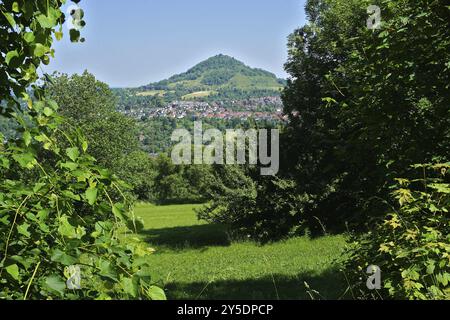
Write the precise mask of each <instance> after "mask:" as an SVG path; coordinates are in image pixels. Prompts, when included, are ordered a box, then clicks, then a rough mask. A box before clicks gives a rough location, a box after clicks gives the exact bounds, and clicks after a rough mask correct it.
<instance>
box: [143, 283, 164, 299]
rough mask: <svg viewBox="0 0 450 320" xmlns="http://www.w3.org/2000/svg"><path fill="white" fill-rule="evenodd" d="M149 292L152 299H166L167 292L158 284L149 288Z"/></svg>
mask: <svg viewBox="0 0 450 320" xmlns="http://www.w3.org/2000/svg"><path fill="white" fill-rule="evenodd" d="M147 294H148V295H149V297H150V299H152V300H166V299H167V298H166V294H165V293H164V290H163V289H161V288H159V287H157V286H151V287H150V288H148V290H147Z"/></svg>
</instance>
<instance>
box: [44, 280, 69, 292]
mask: <svg viewBox="0 0 450 320" xmlns="http://www.w3.org/2000/svg"><path fill="white" fill-rule="evenodd" d="M45 286H46V287H47V289H50V291H55V292H58V293H59V294H61V295H63V294H64V290H65V289H66V282H65V281H64V280H63V278H61V277H59V276H57V275H51V276H48V277H47V278H46V279H45Z"/></svg>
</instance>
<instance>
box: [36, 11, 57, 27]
mask: <svg viewBox="0 0 450 320" xmlns="http://www.w3.org/2000/svg"><path fill="white" fill-rule="evenodd" d="M36 19H37V21H38V23H39V24H40V25H41V27H42V28H44V29H50V28H53V27H54V26H55V22H54V21H52V19H50V18H49V17H47V16H45V15H43V14H40V15H38V16H37V18H36Z"/></svg>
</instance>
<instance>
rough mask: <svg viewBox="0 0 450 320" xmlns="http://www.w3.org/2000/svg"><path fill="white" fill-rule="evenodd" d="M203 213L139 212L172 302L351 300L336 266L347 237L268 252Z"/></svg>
mask: <svg viewBox="0 0 450 320" xmlns="http://www.w3.org/2000/svg"><path fill="white" fill-rule="evenodd" d="M200 207H201V205H172V206H153V205H148V204H139V205H138V206H137V207H136V214H137V215H138V216H140V217H142V218H143V219H144V224H145V228H144V231H143V232H142V237H143V239H144V240H145V241H146V242H148V243H149V244H150V245H151V247H153V248H155V249H156V252H155V254H154V255H152V256H151V257H150V260H151V265H152V269H153V272H154V279H155V280H157V282H158V284H159V285H161V286H162V287H164V289H165V290H166V294H167V296H168V298H169V299H311V295H310V294H312V295H313V296H314V298H322V299H339V298H345V296H344V293H345V291H346V287H347V286H346V282H345V277H344V276H343V274H342V273H341V272H339V270H338V269H337V267H336V266H335V265H334V264H333V261H334V260H335V259H337V258H338V257H339V255H340V253H341V250H342V249H343V247H344V244H345V238H344V237H343V236H328V237H322V238H318V239H309V238H307V237H298V238H292V239H289V240H286V241H282V242H277V243H273V244H268V245H264V246H262V245H258V244H256V243H254V242H251V241H239V242H234V241H231V240H230V239H229V237H228V236H227V233H226V231H225V229H224V228H223V227H221V226H218V225H209V224H205V223H203V222H201V221H198V220H197V217H196V214H195V209H197V208H200ZM305 282H306V283H307V284H308V285H309V286H310V288H311V289H310V290H309V291H311V292H309V293H308V289H306V287H305ZM312 290H316V291H318V292H319V293H320V295H318V294H317V293H313V292H312Z"/></svg>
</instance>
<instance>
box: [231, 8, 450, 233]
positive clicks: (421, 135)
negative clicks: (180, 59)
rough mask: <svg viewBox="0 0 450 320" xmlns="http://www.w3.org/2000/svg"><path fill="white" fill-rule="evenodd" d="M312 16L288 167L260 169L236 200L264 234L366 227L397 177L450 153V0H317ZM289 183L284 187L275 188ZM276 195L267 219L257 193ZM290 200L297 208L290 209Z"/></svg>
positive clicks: (295, 94)
mask: <svg viewBox="0 0 450 320" xmlns="http://www.w3.org/2000/svg"><path fill="white" fill-rule="evenodd" d="M370 4H377V5H378V6H380V8H382V21H383V23H382V24H381V28H380V29H378V30H369V29H368V28H367V26H366V20H367V17H368V15H367V7H368V6H369V5H370ZM306 12H307V16H308V19H309V22H308V23H307V24H306V25H305V26H303V27H302V28H300V29H298V30H296V31H294V33H293V34H292V35H291V36H290V37H289V43H288V48H289V59H288V62H287V63H286V71H287V72H288V73H289V74H290V75H291V77H290V79H289V80H288V84H287V86H286V88H285V90H284V92H283V94H282V98H283V102H284V105H285V109H284V112H285V114H286V115H288V116H289V124H288V125H287V127H286V128H285V130H284V132H283V133H282V135H281V137H280V138H281V146H280V151H281V154H280V168H281V170H280V173H279V175H278V176H277V177H275V178H273V179H257V178H255V177H252V179H253V180H254V183H255V184H256V187H255V189H256V191H257V195H256V196H255V197H252V198H248V200H245V199H242V198H236V201H239V202H241V203H239V204H236V203H230V204H228V207H230V208H232V207H233V206H237V205H239V207H240V208H244V209H243V210H242V212H243V213H242V214H243V215H250V216H252V217H253V223H254V225H266V226H267V230H266V231H267V232H266V233H267V234H272V233H271V230H272V228H273V225H281V224H285V223H288V224H290V226H285V227H283V228H280V229H279V231H280V232H281V233H280V234H276V233H273V234H274V235H275V238H280V237H283V236H286V235H289V233H291V232H292V231H295V230H296V229H298V228H302V227H307V228H308V229H309V230H310V231H311V232H313V233H314V234H322V233H323V229H324V228H325V229H326V230H327V231H328V232H342V231H345V230H347V228H350V229H351V230H358V231H365V230H367V229H368V228H370V227H371V225H370V222H371V218H372V217H377V216H378V217H379V216H380V215H382V214H383V212H385V210H387V209H388V207H387V206H386V204H385V203H383V202H379V201H375V199H378V198H383V199H386V198H387V197H388V195H389V191H390V190H389V189H388V181H391V180H392V179H393V178H394V177H398V176H403V177H409V176H410V175H411V174H413V173H412V172H411V169H410V166H411V165H412V164H414V163H423V162H431V161H432V160H433V159H436V158H437V159H440V160H441V161H443V162H445V161H448V155H449V154H450V152H449V151H450V150H449V144H448V141H449V137H450V132H449V128H450V123H449V119H450V118H449V117H448V104H449V101H450V99H449V98H450V97H449V93H450V90H448V89H449V83H450V81H449V80H450V79H449V75H450V72H449V65H448V61H449V58H450V57H449V53H450V41H449V37H448V30H449V21H450V19H448V17H449V7H448V6H445V5H444V2H443V1H428V0H421V1H412V0H402V1H387V0H386V1H384V0H382V1H375V2H374V1H365V0H364V1H363V0H350V1H343V0H324V1H318V0H310V1H308V2H307V5H306ZM280 181H283V182H282V184H283V185H289V188H288V189H286V191H287V192H284V191H283V189H278V190H277V188H273V186H274V185H276V184H277V183H279V182H280ZM274 190H275V196H274V193H273V192H274ZM225 197H226V196H225ZM274 197H275V198H277V197H278V200H277V203H279V204H280V205H279V206H275V205H273V203H272V204H271V205H272V206H273V207H275V208H280V209H281V210H280V212H278V213H277V214H273V215H269V217H270V218H268V215H267V213H266V212H267V210H265V208H264V207H263V206H261V207H259V206H258V205H255V199H258V202H260V201H263V202H265V203H266V204H267V203H270V201H271V199H273V198H274ZM262 199H264V200H262ZM293 199H295V200H293ZM229 200H230V201H232V198H229ZM243 200H244V201H246V203H245V202H242V201H243ZM291 201H295V206H284V205H283V203H290V202H291ZM291 211H292V212H291ZM224 215H225V213H224ZM230 215H231V216H233V214H232V213H231V212H230ZM286 217H291V218H289V219H286ZM268 219H269V220H272V221H271V223H267V220H268ZM242 221H245V220H242ZM247 225H249V224H248V223H247ZM258 234H263V232H258Z"/></svg>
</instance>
